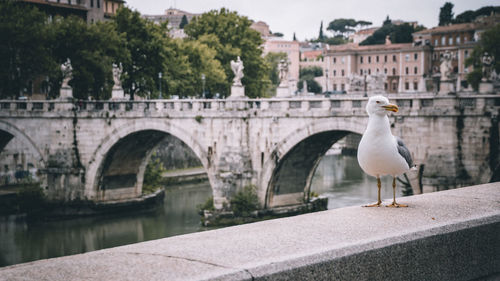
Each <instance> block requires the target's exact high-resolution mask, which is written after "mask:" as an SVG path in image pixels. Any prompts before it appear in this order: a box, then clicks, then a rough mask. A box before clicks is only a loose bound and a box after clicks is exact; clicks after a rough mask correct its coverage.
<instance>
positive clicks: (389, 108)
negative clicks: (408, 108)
mask: <svg viewBox="0 0 500 281" xmlns="http://www.w3.org/2000/svg"><path fill="white" fill-rule="evenodd" d="M382 107H383V108H384V109H385V110H387V111H392V112H398V110H399V108H398V106H397V105H395V104H392V103H390V104H388V105H384V106H382Z"/></svg>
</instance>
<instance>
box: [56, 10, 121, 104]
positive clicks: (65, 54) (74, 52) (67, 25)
mask: <svg viewBox="0 0 500 281" xmlns="http://www.w3.org/2000/svg"><path fill="white" fill-rule="evenodd" d="M53 30H54V33H55V40H54V42H53V47H52V50H53V58H54V59H55V60H56V62H57V64H58V65H61V64H62V63H64V62H65V61H66V60H67V59H68V58H69V59H70V60H71V66H72V68H73V73H72V75H73V79H72V80H70V82H69V84H70V86H71V87H72V88H73V97H75V98H78V99H87V98H88V97H93V98H94V99H98V100H100V99H108V98H109V97H110V96H111V89H112V87H113V75H112V65H113V63H118V62H119V61H125V60H126V59H127V58H128V53H127V52H123V46H124V44H125V41H124V40H123V38H122V37H121V36H119V35H118V33H116V31H115V26H114V24H113V23H112V22H98V23H96V24H92V25H87V23H86V22H85V21H83V20H82V19H80V18H77V17H69V18H66V19H64V20H63V19H59V20H56V21H55V22H54V26H53ZM61 78H62V77H60V72H59V71H58V72H57V73H56V75H55V76H54V79H53V80H54V81H58V82H60V81H61ZM59 87H60V85H59V84H57V85H53V87H51V88H52V89H53V90H55V91H56V93H52V96H57V93H58V92H59Z"/></svg>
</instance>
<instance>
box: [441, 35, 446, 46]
mask: <svg viewBox="0 0 500 281" xmlns="http://www.w3.org/2000/svg"><path fill="white" fill-rule="evenodd" d="M444 45H446V37H444V36H442V37H441V46H444Z"/></svg>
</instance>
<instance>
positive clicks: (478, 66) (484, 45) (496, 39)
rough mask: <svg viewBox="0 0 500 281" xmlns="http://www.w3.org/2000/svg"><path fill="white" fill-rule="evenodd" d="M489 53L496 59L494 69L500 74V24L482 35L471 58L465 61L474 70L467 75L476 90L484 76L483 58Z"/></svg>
mask: <svg viewBox="0 0 500 281" xmlns="http://www.w3.org/2000/svg"><path fill="white" fill-rule="evenodd" d="M485 53H488V54H489V55H490V56H492V57H493V58H494V61H493V65H492V67H493V69H494V70H495V71H496V73H500V59H499V58H500V24H497V25H496V26H494V27H492V28H490V29H488V30H486V31H485V32H483V33H482V34H481V39H480V40H479V42H478V44H477V45H476V46H475V47H474V50H473V52H472V54H471V56H470V57H469V58H468V59H467V60H466V61H465V65H466V66H471V65H472V66H473V67H474V70H473V71H471V72H470V73H469V74H468V75H467V81H468V82H469V83H470V84H471V85H472V87H473V88H474V89H476V90H477V89H478V87H479V83H480V81H481V79H482V78H483V75H482V67H483V63H482V57H483V55H484V54H485Z"/></svg>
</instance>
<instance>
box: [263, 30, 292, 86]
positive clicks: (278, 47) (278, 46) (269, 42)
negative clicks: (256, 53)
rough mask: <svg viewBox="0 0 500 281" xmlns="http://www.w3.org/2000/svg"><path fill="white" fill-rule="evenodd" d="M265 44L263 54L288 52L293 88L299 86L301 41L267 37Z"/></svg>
mask: <svg viewBox="0 0 500 281" xmlns="http://www.w3.org/2000/svg"><path fill="white" fill-rule="evenodd" d="M264 40H265V42H264V44H263V55H264V56H265V55H266V54H267V53H286V54H287V56H288V63H289V66H288V75H289V80H290V82H291V83H290V84H291V85H292V88H293V89H292V90H293V91H295V90H296V89H297V88H296V87H297V81H299V69H300V67H299V61H300V59H299V56H300V53H299V42H298V41H287V40H283V38H281V37H266V38H264Z"/></svg>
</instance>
